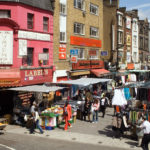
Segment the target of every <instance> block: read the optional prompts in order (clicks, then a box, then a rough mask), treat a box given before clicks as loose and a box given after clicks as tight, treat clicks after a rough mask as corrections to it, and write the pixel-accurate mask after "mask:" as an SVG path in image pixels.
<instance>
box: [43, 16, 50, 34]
mask: <svg viewBox="0 0 150 150" xmlns="http://www.w3.org/2000/svg"><path fill="white" fill-rule="evenodd" d="M44 19H47V20H44ZM45 21H46V23H45ZM45 26H47V30H45V28H44V27H45ZM43 31H44V32H49V18H48V17H45V16H43Z"/></svg>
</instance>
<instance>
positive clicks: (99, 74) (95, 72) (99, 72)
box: [91, 69, 110, 77]
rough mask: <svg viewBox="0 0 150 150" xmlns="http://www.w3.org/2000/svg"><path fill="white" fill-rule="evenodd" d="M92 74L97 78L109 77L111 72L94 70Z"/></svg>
mask: <svg viewBox="0 0 150 150" xmlns="http://www.w3.org/2000/svg"><path fill="white" fill-rule="evenodd" d="M91 72H92V73H93V74H95V75H96V76H97V77H100V76H102V75H107V74H109V73H110V71H108V70H106V69H92V70H91Z"/></svg>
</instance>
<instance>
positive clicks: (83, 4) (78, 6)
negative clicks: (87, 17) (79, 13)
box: [74, 0, 85, 10]
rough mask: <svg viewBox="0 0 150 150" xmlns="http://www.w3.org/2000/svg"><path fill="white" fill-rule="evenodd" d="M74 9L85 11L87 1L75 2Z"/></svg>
mask: <svg viewBox="0 0 150 150" xmlns="http://www.w3.org/2000/svg"><path fill="white" fill-rule="evenodd" d="M74 7H75V8H78V9H81V10H84V9H85V1H84V0H74Z"/></svg>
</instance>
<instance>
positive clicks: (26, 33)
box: [18, 31, 50, 41]
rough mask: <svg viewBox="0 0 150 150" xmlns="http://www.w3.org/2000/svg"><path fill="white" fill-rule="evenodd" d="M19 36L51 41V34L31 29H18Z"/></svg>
mask: <svg viewBox="0 0 150 150" xmlns="http://www.w3.org/2000/svg"><path fill="white" fill-rule="evenodd" d="M18 38H24V39H31V40H41V41H50V34H45V33H37V32H30V31H18Z"/></svg>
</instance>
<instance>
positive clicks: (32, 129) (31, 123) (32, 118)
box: [29, 113, 36, 134]
mask: <svg viewBox="0 0 150 150" xmlns="http://www.w3.org/2000/svg"><path fill="white" fill-rule="evenodd" d="M34 115H35V113H31V115H30V117H29V131H30V134H34V132H35V126H36V125H35V116H34Z"/></svg>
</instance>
